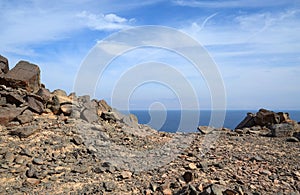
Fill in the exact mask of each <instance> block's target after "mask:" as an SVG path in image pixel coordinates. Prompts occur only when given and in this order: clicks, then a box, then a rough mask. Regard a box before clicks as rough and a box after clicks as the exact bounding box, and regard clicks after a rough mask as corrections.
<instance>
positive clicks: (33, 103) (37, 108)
mask: <svg viewBox="0 0 300 195" xmlns="http://www.w3.org/2000/svg"><path fill="white" fill-rule="evenodd" d="M26 100H27V104H28V107H29V108H30V109H31V110H32V111H33V112H36V113H38V114H41V113H43V112H44V109H45V108H44V104H43V103H42V102H40V101H39V100H37V99H36V98H35V97H32V96H27V97H26Z"/></svg>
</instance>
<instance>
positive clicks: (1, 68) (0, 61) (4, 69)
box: [0, 55, 9, 75]
mask: <svg viewBox="0 0 300 195" xmlns="http://www.w3.org/2000/svg"><path fill="white" fill-rule="evenodd" d="M8 71H9V66H8V60H7V58H5V57H3V56H2V55H0V75H1V74H6V73H8Z"/></svg>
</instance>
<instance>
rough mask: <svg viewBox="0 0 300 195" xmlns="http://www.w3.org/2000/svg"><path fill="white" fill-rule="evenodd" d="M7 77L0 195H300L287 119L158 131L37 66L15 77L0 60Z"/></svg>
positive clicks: (0, 100) (264, 117)
mask: <svg viewBox="0 0 300 195" xmlns="http://www.w3.org/2000/svg"><path fill="white" fill-rule="evenodd" d="M0 70H1V71H0V194H148V195H151V194H164V195H168V194H191V195H197V194H203V195H206V194H212V195H213V194H215V195H221V194H227V195H235V194H239V195H243V194H300V193H299V192H300V164H299V160H300V142H299V137H300V136H299V135H300V133H299V129H298V124H297V123H296V122H295V121H292V120H290V119H289V117H288V114H286V113H274V112H271V111H267V110H263V109H262V110H260V111H259V112H258V113H256V114H248V116H247V117H246V118H245V120H244V121H242V122H241V124H240V125H239V126H238V127H239V128H238V129H236V130H234V131H232V130H229V129H214V128H210V127H199V132H198V133H187V134H184V133H166V132H159V131H156V130H154V129H151V128H150V127H148V126H145V125H140V124H138V123H137V119H136V117H135V116H133V115H129V116H126V115H123V114H121V113H119V112H118V111H117V110H114V109H112V108H110V106H109V105H107V104H106V102H105V101H103V100H100V101H98V100H90V98H89V97H88V96H81V97H77V96H76V94H74V93H73V94H70V95H67V94H66V93H65V92H64V91H63V90H55V91H53V92H50V91H49V90H47V89H46V88H45V86H43V85H41V84H40V82H39V74H40V73H39V68H38V66H36V65H33V64H30V63H28V62H24V61H21V63H18V65H17V66H16V67H15V68H14V69H12V70H8V62H7V60H6V59H5V58H4V57H2V56H0ZM20 71H21V72H22V71H23V72H22V77H20V76H18V74H20ZM24 71H25V72H24ZM26 71H27V72H26ZM1 72H2V75H1Z"/></svg>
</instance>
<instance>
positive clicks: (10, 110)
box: [0, 106, 26, 125]
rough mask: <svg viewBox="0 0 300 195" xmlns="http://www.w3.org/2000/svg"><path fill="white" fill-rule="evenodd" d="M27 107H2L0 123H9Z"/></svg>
mask: <svg viewBox="0 0 300 195" xmlns="http://www.w3.org/2000/svg"><path fill="white" fill-rule="evenodd" d="M25 109H26V107H23V108H17V107H16V106H9V107H1V109H0V124H1V125H7V124H8V123H9V122H10V121H12V120H14V119H15V118H16V117H17V116H19V115H20V114H21V113H22V112H23V111H24V110H25Z"/></svg>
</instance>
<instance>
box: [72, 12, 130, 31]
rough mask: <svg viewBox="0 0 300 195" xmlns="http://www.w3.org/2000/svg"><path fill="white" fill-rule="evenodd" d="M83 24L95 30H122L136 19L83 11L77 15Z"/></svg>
mask: <svg viewBox="0 0 300 195" xmlns="http://www.w3.org/2000/svg"><path fill="white" fill-rule="evenodd" d="M77 17H78V18H80V19H81V21H82V24H83V25H86V26H87V27H89V28H91V29H94V30H120V29H124V28H128V27H129V26H130V23H131V22H132V21H134V19H130V20H128V19H126V18H122V17H120V16H117V15H116V14H112V13H111V14H106V15H104V14H92V13H88V12H87V11H83V12H81V13H80V14H78V15H77Z"/></svg>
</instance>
